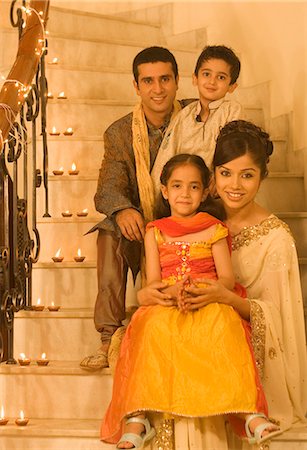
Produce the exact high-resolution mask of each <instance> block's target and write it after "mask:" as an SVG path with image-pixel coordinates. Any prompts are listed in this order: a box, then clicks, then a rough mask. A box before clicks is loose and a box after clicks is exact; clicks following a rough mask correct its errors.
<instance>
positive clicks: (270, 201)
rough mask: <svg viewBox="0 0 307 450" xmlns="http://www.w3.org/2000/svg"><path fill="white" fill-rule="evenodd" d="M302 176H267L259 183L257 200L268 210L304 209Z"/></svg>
mask: <svg viewBox="0 0 307 450" xmlns="http://www.w3.org/2000/svg"><path fill="white" fill-rule="evenodd" d="M303 192H304V183H303V178H302V177H300V178H299V177H295V178H288V177H287V178H286V177H284V178H282V177H276V178H273V177H272V178H267V179H266V180H265V181H264V182H263V183H262V185H261V187H260V190H259V193H258V196H257V201H258V203H260V205H262V206H263V207H265V208H267V209H268V210H270V211H280V212H286V211H304V208H305V204H304V195H303Z"/></svg>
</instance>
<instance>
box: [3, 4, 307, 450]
mask: <svg viewBox="0 0 307 450" xmlns="http://www.w3.org/2000/svg"><path fill="white" fill-rule="evenodd" d="M0 16H1V19H0V27H1V28H0V29H1V33H2V36H3V37H4V39H5V42H6V43H7V45H5V47H3V48H2V49H1V52H2V53H1V54H0V55H1V56H2V59H0V62H1V61H5V65H4V66H5V67H7V62H8V61H12V60H13V57H14V54H15V49H16V34H15V30H14V31H12V30H11V29H10V28H9V25H8V20H7V23H6V22H5V21H4V19H3V15H2V14H1V15H0ZM7 17H8V15H7ZM153 17H154V20H150V19H148V18H147V19H146V20H144V19H143V18H132V19H128V18H126V17H108V16H101V15H98V14H92V13H80V12H72V11H70V10H66V9H62V8H58V7H51V9H50V21H49V25H48V29H49V32H50V34H49V38H48V41H49V55H48V58H47V60H48V61H49V62H51V61H52V59H53V58H54V57H58V58H59V62H58V64H57V65H54V64H47V77H48V84H49V91H51V92H52V93H53V95H54V98H53V99H50V101H49V103H48V129H49V131H51V128H52V127H53V126H55V127H56V128H57V129H58V130H59V131H60V132H61V135H60V136H49V140H48V148H49V174H50V175H49V178H48V181H49V190H50V199H49V209H50V211H49V212H50V214H51V216H52V217H51V218H43V217H42V216H43V213H44V193H43V191H42V189H40V190H39V192H38V227H39V232H40V237H41V242H42V248H41V254H40V259H39V262H38V263H37V264H36V265H35V266H34V270H33V303H34V304H35V303H36V300H37V299H38V298H40V299H41V303H42V304H44V305H45V306H46V307H47V306H48V305H50V304H51V302H52V301H53V302H54V303H55V304H57V305H60V306H61V309H60V310H59V311H57V312H49V311H48V310H47V309H45V310H44V311H41V312H38V311H31V312H30V311H20V312H19V313H18V314H16V316H15V336H14V345H15V347H14V352H15V358H16V359H17V358H18V356H19V354H20V353H21V352H23V353H25V354H26V355H27V356H28V357H30V358H31V359H32V363H31V364H30V366H28V367H21V366H19V365H12V366H8V365H6V364H5V363H2V364H1V365H0V406H1V404H3V405H4V408H5V412H6V415H7V416H8V417H10V422H9V424H8V425H6V426H4V427H0V450H28V449H31V450H64V449H67V450H72V449H74V450H96V449H97V450H98V449H100V450H107V449H112V448H114V447H113V446H110V445H106V444H103V443H101V442H100V441H99V426H100V422H101V418H102V416H103V414H104V411H105V409H106V406H107V404H108V402H109V399H110V395H111V386H112V378H111V374H110V370H109V369H104V370H101V371H98V372H89V371H86V370H82V369H81V368H80V367H79V361H80V359H82V358H83V357H84V356H86V355H88V354H90V353H92V352H93V350H95V349H96V348H97V347H98V346H99V335H98V334H97V332H96V331H95V329H94V324H93V307H94V303H95V298H96V290H97V282H96V262H95V259H96V247H95V245H96V244H95V240H96V235H95V234H89V235H85V233H86V232H87V231H88V230H89V229H90V228H91V227H92V226H93V225H94V224H95V223H97V222H98V221H99V220H101V219H102V216H101V215H99V214H98V213H97V212H96V211H95V208H94V204H93V196H94V193H95V190H96V184H97V178H98V170H99V167H100V164H101V159H102V157H103V151H104V150H103V137H102V136H103V132H104V130H105V129H106V127H107V126H108V125H109V124H110V123H111V122H112V121H114V120H115V119H117V118H119V117H121V116H122V115H124V114H126V113H127V112H129V111H130V110H131V109H132V106H133V105H134V103H135V101H136V95H135V92H134V89H133V86H132V75H131V62H132V59H133V58H134V56H135V55H136V53H137V52H138V51H139V50H141V49H142V48H144V47H145V46H147V45H156V44H161V45H167V44H168V42H171V46H170V49H171V50H172V51H173V52H174V54H175V56H176V59H177V61H178V65H179V70H180V89H179V91H178V98H184V97H195V96H196V91H195V88H194V87H193V86H192V83H191V76H190V74H191V72H192V70H193V68H194V64H195V61H196V57H197V55H198V53H199V51H200V48H201V47H203V46H204V45H205V44H206V42H205V41H202V42H201V43H199V45H194V47H192V46H191V45H189V44H190V39H191V40H192V41H193V39H192V37H193V36H192V34H191V33H190V34H189V36H188V38H187V40H186V41H185V40H184V38H183V37H182V36H180V38H179V39H178V42H176V36H171V37H170V36H168V38H166V37H165V34H164V32H163V29H162V25H161V24H160V23H159V22H158V21H157V20H156V16H155V15H153ZM200 35H201V36H205V32H203V33H202V32H201V31H200V30H199V31H198V36H200ZM140 36H141V37H142V39H141V42H142V45H140ZM191 36H192V37H191ZM196 41H197V40H196ZM187 47H188V48H187ZM0 68H1V67H0ZM267 89H269V86H268V84H265V85H261V86H254V87H248V88H242V89H238V90H237V92H236V97H237V98H238V99H239V100H240V101H241V103H242V104H243V105H244V109H245V114H246V117H247V118H248V119H250V120H253V121H255V122H256V123H258V124H259V125H262V126H266V127H268V126H269V128H270V129H271V132H272V136H273V138H274V144H275V153H274V155H273V157H272V161H271V173H270V176H269V178H268V179H267V180H266V182H265V183H264V184H263V188H262V190H261V192H260V193H259V199H260V200H261V202H262V203H263V204H264V205H266V206H267V207H268V208H270V209H272V210H273V211H275V212H277V213H278V214H279V216H280V217H281V218H283V219H284V220H285V221H287V222H288V223H289V224H290V226H291V228H292V230H293V232H294V234H295V235H296V236H298V237H299V239H298V240H297V244H298V253H299V256H300V262H301V269H302V283H303V285H304V295H305V298H306V297H307V234H306V220H307V213H306V212H305V211H306V204H305V200H304V194H303V193H304V177H303V172H302V164H297V163H296V162H293V158H292V157H291V156H290V153H289V141H288V133H287V130H288V119H287V117H282V118H279V119H278V120H275V121H271V120H270V118H269V117H268V113H267V111H268V105H267V98H268V96H267V95H266V93H267ZM62 91H65V94H66V96H67V99H58V98H57V94H58V93H59V92H62ZM67 127H72V128H73V129H74V134H73V135H72V136H64V135H63V134H62V133H63V131H65V129H66V128H67ZM39 146H41V142H39ZM72 162H75V164H76V165H77V168H78V169H79V170H80V172H79V174H78V175H76V176H71V175H68V170H69V169H70V168H71V164H72ZM59 167H63V168H64V171H65V172H64V174H63V175H62V176H55V175H53V174H52V170H54V169H58V168H59ZM85 208H87V209H88V216H87V217H78V216H77V215H76V214H77V212H79V211H82V210H83V209H85ZM67 209H69V210H70V211H71V212H72V213H73V215H72V217H69V218H64V217H62V214H61V213H62V212H63V211H66V210H67ZM58 248H61V250H62V254H63V255H64V261H63V262H62V263H54V262H53V261H52V260H51V258H52V256H53V255H54V254H55V252H56V251H57V249H58ZM78 248H81V249H82V254H84V255H85V256H86V259H85V261H84V262H82V263H76V262H75V261H74V256H75V255H76V252H77V249H78ZM130 284H131V283H130ZM128 297H129V298H128V304H129V305H131V304H133V303H135V293H134V291H133V289H129V295H128ZM43 352H45V353H46V354H47V357H48V358H49V359H50V363H49V365H48V366H46V367H38V366H37V365H36V363H35V360H36V359H37V358H39V357H40V355H41V354H42V353H43ZM20 410H24V411H25V413H26V415H27V416H28V417H29V418H30V421H29V424H28V425H27V426H26V427H17V426H16V425H15V424H14V418H15V417H17V416H18V414H19V411H20ZM290 448H291V450H303V449H306V448H307V429H305V430H302V431H301V432H300V433H295V434H294V433H293V432H288V433H285V434H284V435H283V436H281V437H279V438H277V439H276V441H274V442H272V444H271V446H270V449H271V450H289V449H290ZM196 450H198V449H196ZM199 450H200V449H199Z"/></svg>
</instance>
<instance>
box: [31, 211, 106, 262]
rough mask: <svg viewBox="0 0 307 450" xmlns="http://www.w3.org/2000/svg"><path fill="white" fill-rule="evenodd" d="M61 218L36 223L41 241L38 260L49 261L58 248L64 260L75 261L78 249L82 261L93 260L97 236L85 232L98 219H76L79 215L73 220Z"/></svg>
mask: <svg viewBox="0 0 307 450" xmlns="http://www.w3.org/2000/svg"><path fill="white" fill-rule="evenodd" d="M68 208H69V205H68ZM68 208H67V209H68ZM62 219H63V220H61V219H60V218H59V219H58V220H57V221H49V223H46V222H45V223H42V222H41V223H39V224H38V227H37V228H38V231H39V235H40V241H41V251H40V255H39V260H40V262H50V261H51V258H52V256H54V255H55V253H56V252H57V250H58V249H59V248H61V255H62V256H64V261H72V262H75V260H74V257H75V256H77V253H78V249H80V250H81V254H82V255H83V256H85V260H84V261H88V260H95V258H96V238H97V236H96V233H90V234H86V233H87V232H88V231H89V230H90V229H91V228H92V227H93V226H94V225H95V224H96V223H97V222H99V219H98V220H97V221H94V222H89V221H82V220H78V219H79V217H77V218H76V219H75V221H74V222H73V221H68V220H67V219H69V218H62ZM65 219H66V220H65ZM43 220H44V219H42V221H43ZM76 264H80V263H76Z"/></svg>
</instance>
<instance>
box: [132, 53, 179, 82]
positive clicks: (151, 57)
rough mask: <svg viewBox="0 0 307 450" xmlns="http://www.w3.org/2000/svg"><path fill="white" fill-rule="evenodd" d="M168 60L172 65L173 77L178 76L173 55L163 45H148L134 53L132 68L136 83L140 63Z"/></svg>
mask: <svg viewBox="0 0 307 450" xmlns="http://www.w3.org/2000/svg"><path fill="white" fill-rule="evenodd" d="M160 61H162V62H169V63H171V65H172V69H173V72H174V76H175V78H177V76H178V66H177V62H176V59H175V57H174V55H173V54H172V53H171V52H170V51H169V50H168V49H167V48H164V47H157V46H155V47H148V48H145V49H144V50H142V51H141V52H140V53H138V54H137V55H136V57H135V58H134V60H133V64H132V70H133V75H134V79H135V81H136V83H138V79H139V70H138V67H139V65H140V64H146V63H155V62H160Z"/></svg>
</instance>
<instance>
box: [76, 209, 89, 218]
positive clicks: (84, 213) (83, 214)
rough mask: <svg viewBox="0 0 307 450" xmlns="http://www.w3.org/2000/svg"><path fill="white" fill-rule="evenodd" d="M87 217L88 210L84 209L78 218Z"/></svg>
mask: <svg viewBox="0 0 307 450" xmlns="http://www.w3.org/2000/svg"><path fill="white" fill-rule="evenodd" d="M87 215H88V209H87V208H85V209H83V210H82V211H80V212H77V216H78V217H86V216H87Z"/></svg>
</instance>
